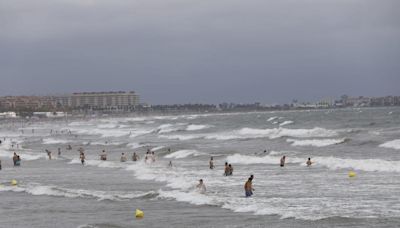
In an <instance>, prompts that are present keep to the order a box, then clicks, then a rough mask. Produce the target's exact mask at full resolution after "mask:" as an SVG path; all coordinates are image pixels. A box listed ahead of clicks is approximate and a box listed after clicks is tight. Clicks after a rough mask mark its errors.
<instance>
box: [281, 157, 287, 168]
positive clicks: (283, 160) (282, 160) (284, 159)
mask: <svg viewBox="0 0 400 228" xmlns="http://www.w3.org/2000/svg"><path fill="white" fill-rule="evenodd" d="M285 161H286V156H283V157H282V158H281V167H284V166H285Z"/></svg>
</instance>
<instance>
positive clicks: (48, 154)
mask: <svg viewBox="0 0 400 228" xmlns="http://www.w3.org/2000/svg"><path fill="white" fill-rule="evenodd" d="M45 151H46V153H47V156H48V157H49V160H51V151H50V150H48V149H46V150H45Z"/></svg>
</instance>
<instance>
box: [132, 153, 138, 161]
mask: <svg viewBox="0 0 400 228" xmlns="http://www.w3.org/2000/svg"><path fill="white" fill-rule="evenodd" d="M137 160H139V156H138V155H137V154H136V152H133V155H132V161H137Z"/></svg>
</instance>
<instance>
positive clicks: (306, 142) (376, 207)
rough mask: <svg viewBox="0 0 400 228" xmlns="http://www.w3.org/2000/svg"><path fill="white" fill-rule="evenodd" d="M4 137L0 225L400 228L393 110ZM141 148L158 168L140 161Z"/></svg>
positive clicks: (132, 124)
mask: <svg viewBox="0 0 400 228" xmlns="http://www.w3.org/2000/svg"><path fill="white" fill-rule="evenodd" d="M32 129H33V130H32ZM69 132H71V133H69ZM0 138H1V140H2V141H3V143H2V144H1V146H0V158H1V160H2V170H1V171H0V184H1V185H0V227H397V226H399V225H400V200H399V196H400V108H368V109H367V108H365V109H338V110H313V111H283V112H278V111H277V112H253V113H228V114H198V115H176V116H140V117H131V116H130V117H118V118H113V117H107V118H87V119H69V120H65V119H63V120H47V121H46V120H44V121H40V122H25V121H20V120H18V121H17V120H14V121H2V122H1V130H0ZM4 138H5V141H4ZM67 145H71V146H72V148H73V149H72V150H67V149H66V147H67ZM80 147H82V148H84V149H85V154H86V159H87V160H86V164H85V166H82V165H81V164H80V161H79V152H78V151H77V150H78V149H79V148H80ZM57 148H61V156H58V155H57ZM45 149H49V150H51V151H52V153H53V159H52V160H48V158H47V155H46V153H45ZM103 149H104V150H106V152H107V154H108V160H107V161H100V160H99V154H100V152H101V151H102V150H103ZM148 149H150V150H152V151H154V152H155V155H156V161H155V162H152V163H146V162H144V159H143V158H144V157H145V152H146V151H147V150H148ZM168 149H170V151H168ZM14 151H15V152H17V153H18V154H20V156H21V158H22V165H21V166H20V167H13V166H12V154H13V152H14ZM133 152H136V153H137V154H139V156H140V158H141V159H140V161H137V162H133V161H131V156H132V154H133ZM121 153H125V154H127V156H128V162H123V163H122V162H120V156H121ZM283 155H285V156H286V166H285V167H283V168H282V167H279V160H280V157H281V156H283ZM211 156H213V157H214V164H215V166H216V167H215V169H213V170H210V169H209V167H208V162H209V159H210V157H211ZM308 157H310V158H311V159H312V161H313V162H314V163H313V165H312V166H311V167H307V166H306V160H307V158H308ZM170 161H171V162H172V164H173V167H169V166H168V163H169V162H170ZM225 162H229V163H230V164H232V166H233V168H234V172H233V175H232V176H229V177H226V176H223V172H224V163H225ZM350 171H354V172H355V173H356V177H353V178H349V177H348V173H349V172H350ZM251 174H253V175H254V176H255V178H254V180H253V185H254V188H255V191H254V196H253V197H251V198H245V197H244V191H243V185H244V183H245V181H246V180H247V178H248V177H249V176H250V175H251ZM12 179H15V180H17V181H18V185H17V186H11V185H10V181H11V180H12ZM199 179H203V180H204V183H205V185H206V187H207V191H206V193H205V194H201V193H199V192H198V191H196V189H195V186H196V184H197V183H198V180H199ZM137 208H139V209H141V210H143V211H144V213H145V216H144V218H143V219H136V218H135V217H134V211H135V209H137Z"/></svg>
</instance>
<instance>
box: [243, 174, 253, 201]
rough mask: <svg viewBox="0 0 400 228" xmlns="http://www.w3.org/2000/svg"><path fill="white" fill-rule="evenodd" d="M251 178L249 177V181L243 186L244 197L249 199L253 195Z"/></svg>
mask: <svg viewBox="0 0 400 228" xmlns="http://www.w3.org/2000/svg"><path fill="white" fill-rule="evenodd" d="M252 182H253V178H251V177H249V179H248V180H247V181H246V183H245V184H244V191H245V195H246V197H250V196H252V195H253V191H254V189H253V183H252Z"/></svg>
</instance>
